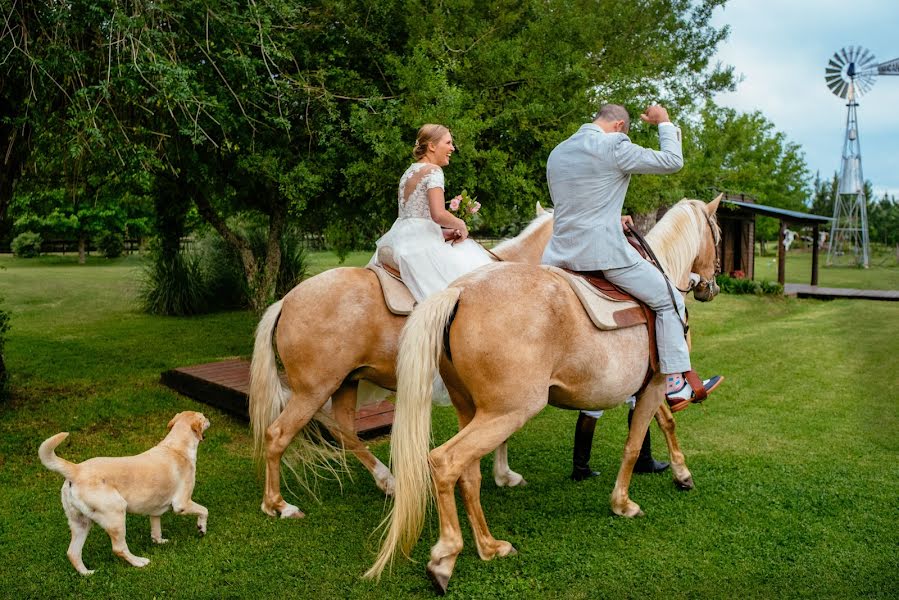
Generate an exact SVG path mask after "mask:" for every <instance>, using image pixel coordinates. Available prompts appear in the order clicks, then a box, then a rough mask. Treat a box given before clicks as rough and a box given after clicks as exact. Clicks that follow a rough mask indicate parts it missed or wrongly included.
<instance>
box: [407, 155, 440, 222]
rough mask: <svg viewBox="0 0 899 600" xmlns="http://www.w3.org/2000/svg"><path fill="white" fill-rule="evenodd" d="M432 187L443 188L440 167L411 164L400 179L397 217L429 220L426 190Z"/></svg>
mask: <svg viewBox="0 0 899 600" xmlns="http://www.w3.org/2000/svg"><path fill="white" fill-rule="evenodd" d="M434 187H440V188H442V187H443V171H442V170H441V169H440V167H438V166H437V165H432V164H427V163H413V164H412V165H411V166H410V167H409V168H408V169H407V170H406V172H405V173H404V174H403V177H402V178H401V179H400V186H399V193H398V201H399V217H400V218H401V219H410V218H419V219H429V218H431V210H430V207H429V204H428V190H429V189H430V188H434Z"/></svg>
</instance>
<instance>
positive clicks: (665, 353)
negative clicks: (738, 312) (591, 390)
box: [543, 104, 723, 476]
mask: <svg viewBox="0 0 899 600" xmlns="http://www.w3.org/2000/svg"><path fill="white" fill-rule="evenodd" d="M640 118H641V119H642V120H643V121H644V122H646V123H649V124H650V125H657V126H658V128H659V146H660V150H651V149H649V148H643V147H641V146H638V145H637V144H634V143H633V142H631V141H630V139H629V138H628V136H627V133H628V131H629V130H630V116H629V115H628V113H627V110H626V109H625V108H624V107H623V106H620V105H617V104H605V105H603V106H602V107H601V108H600V109H599V112H598V113H597V115H596V118H595V119H594V121H593V122H592V123H587V124H585V125H582V126H581V128H580V129H578V131H577V132H576V133H575V134H574V135H573V136H571V137H570V138H568V139H567V140H565V141H563V142H562V143H561V144H559V145H558V146H556V147H555V148H554V149H553V151H552V152H551V153H550V155H549V159H548V160H547V162H546V179H547V183H548V184H549V193H550V196H551V197H552V201H553V207H554V213H553V236H552V239H551V240H550V242H549V245H548V246H547V247H546V250H545V252H544V253H543V263H544V264H549V265H555V266H557V267H564V268H567V269H571V270H573V271H585V272H590V271H602V274H603V276H605V278H606V279H607V280H609V281H610V282H612V283H613V284H615V285H616V286H617V287H619V288H621V289H622V290H624V291H626V292H628V293H629V294H631V295H632V296H634V297H635V298H637V299H638V300H640V301H641V302H644V303H646V304H647V305H648V306H649V307H650V308H652V309H653V310H654V311H655V313H656V343H657V345H658V353H659V364H660V369H661V371H662V373H664V374H665V380H666V390H665V394H666V399H667V401H668V404H669V405H670V407H671V410H672V412H677V411H679V410H683V409H684V408H687V406H689V405H690V403H691V402H693V401H695V400H696V399H697V398H696V395H695V392H694V389H693V387H692V385H691V384H690V383H689V382H688V381H687V373H688V372H691V368H690V353H689V350H688V348H687V342H686V339H685V337H684V329H683V325H682V319H683V318H685V313H684V303H683V298H682V297H681V295H680V294H678V293H674V294H673V296H674V299H675V303H676V304H673V303H672V299H671V294H670V293H669V289H670V288H669V287H668V285H669V282H668V281H667V279H666V277H665V276H663V275H662V273H661V272H660V271H659V270H658V269H656V267H654V266H653V265H652V264H650V263H649V262H648V261H646V260H644V259H643V258H642V257H641V256H640V255H639V254H638V253H637V251H636V250H635V249H634V248H633V247H632V246H631V245H630V244H629V243H628V241H627V240H626V239H625V237H624V231H623V226H624V225H625V224H628V225H632V224H633V222H632V221H631V218H630V216H626V215H625V216H622V214H621V211H622V207H623V205H624V197H625V194H626V193H627V188H628V184H629V183H630V178H631V175H634V174H656V175H667V174H671V173H676V172H677V171H679V170H680V169H681V167H683V165H684V159H683V155H682V150H681V131H680V129H679V128H678V127H676V126H675V125H674V124H672V123H671V121H670V119H669V118H668V111H667V110H665V108H664V107H662V106H658V105H654V106H650V107H648V108H647V109H646V110H645V111H644V113H643V114H641V115H640ZM721 381H723V378H722V377H720V376H717V375H716V376H714V377H712V378H711V379H707V380H705V381H703V382H699V381H697V380H695V379H694V383H695V384H696V385H697V386H702V387H703V388H704V390H705V393H706V394H707V393H708V392H711V391H712V390H713V389H714V388H715V387H717V386H718V385H719V384H720V383H721ZM700 396H701V398H700V399H702V398H704V396H705V394H700ZM590 429H591V431H590V438H591V439H592V428H590ZM580 430H581V428H578V431H580ZM575 445H576V446H577V437H576V440H575ZM575 454H576V455H577V448H576V449H575ZM573 476H574V474H573Z"/></svg>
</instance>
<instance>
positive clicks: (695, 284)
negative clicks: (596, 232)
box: [625, 211, 721, 336]
mask: <svg viewBox="0 0 899 600" xmlns="http://www.w3.org/2000/svg"><path fill="white" fill-rule="evenodd" d="M703 216H704V217H705V222H706V224H707V225H708V226H709V232H710V233H711V234H712V244H713V245H714V246H715V270H714V272H713V273H712V277H711V278H708V279H703V278H702V277H700V276H699V274H698V273H697V274H696V275H697V277H698V281H694V280H693V278H692V276H691V277H690V283H689V285H688V287H687V289H685V290H684V289H681V288H680V287H678V286H676V285H675V284H673V283H671V280H670V279H669V278H668V275H667V274H666V273H665V269H663V268H662V263H661V262H659V259H658V258H656V255H655V252H653V251H652V248H650V246H649V243H648V242H647V241H646V240H645V239H643V236H642V235H640V232H639V231H637V229H636V227H631V226H630V225H627V224H625V227H626V228H627V230H628V231H629V232H630V233H631V234H632V235H633V236H634V238H636V240H637V242H639V243H640V246H642V247H643V250H645V251H646V255H647V256H648V257H649V259H650V261H649V262H650V263H652V264H653V265H655V267H656V268H657V269H658V270H659V272H660V273H661V274H662V277H663V278H664V279H665V283H666V284H667V287H668V295H669V296H670V297H671V305H672V306H673V307H674V309H675V310H674V312H675V314H677V318H678V319H680V322H681V325H682V326H683V328H684V336H686V335H687V332H688V331H689V330H690V326H689V325H688V324H687V322H686V321H685V320H684V319H681V316H680V313H679V312H678V311H677V302H676V301H675V299H674V290H672V289H671V288H672V287H675V288H677V290H678V291H679V292H681V293H684V294H686V293H688V292H690V291H691V290H694V289H695V288H708V289H711V288H712V286H714V285H715V275H716V274H717V273H718V270H719V269H720V268H721V258H720V256H719V254H718V242H719V241H720V240H719V238H718V236H716V235H715V226H714V225H713V224H712V218H711V217H709V215H708V214H707V213H706V212H705V211H703ZM691 275H693V273H691ZM694 293H695V292H694Z"/></svg>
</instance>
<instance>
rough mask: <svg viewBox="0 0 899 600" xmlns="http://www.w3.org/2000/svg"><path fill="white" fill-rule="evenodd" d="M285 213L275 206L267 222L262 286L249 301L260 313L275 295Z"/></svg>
mask: <svg viewBox="0 0 899 600" xmlns="http://www.w3.org/2000/svg"><path fill="white" fill-rule="evenodd" d="M286 213H287V208H286V207H284V206H276V207H275V208H274V211H273V212H272V216H271V219H270V220H269V227H268V242H267V243H266V248H265V267H264V271H263V273H262V284H261V285H260V286H259V287H258V289H257V293H256V294H254V297H253V298H251V300H250V301H251V302H252V303H253V308H254V309H255V310H257V311H261V310H263V309H264V308H265V307H267V306H268V305H269V304H271V303H272V302H273V301H274V298H275V294H276V293H277V287H278V274H279V273H280V272H281V237H282V235H283V234H284V222H285V217H286Z"/></svg>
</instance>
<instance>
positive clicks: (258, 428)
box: [250, 300, 290, 461]
mask: <svg viewBox="0 0 899 600" xmlns="http://www.w3.org/2000/svg"><path fill="white" fill-rule="evenodd" d="M283 303H284V300H278V301H277V302H275V303H274V304H272V305H271V306H269V307H268V309H266V311H265V313H264V314H263V315H262V319H261V320H260V321H259V325H257V326H256V342H255V344H254V345H253V360H252V362H251V363H250V424H251V426H252V428H253V454H254V455H255V457H256V460H257V461H261V460H263V458H264V457H265V432H266V430H267V429H268V428H269V426H270V425H271V424H272V423H274V422H275V419H277V418H278V415H280V414H281V411H283V410H284V407H285V406H287V401H288V400H289V399H290V390H289V389H288V388H287V387H286V386H285V385H284V384H283V383H281V379H280V378H279V377H278V364H277V362H276V361H275V350H274V348H273V347H272V336H273V335H274V332H275V326H276V325H277V324H278V318H279V317H280V316H281V306H282V304H283Z"/></svg>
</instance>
